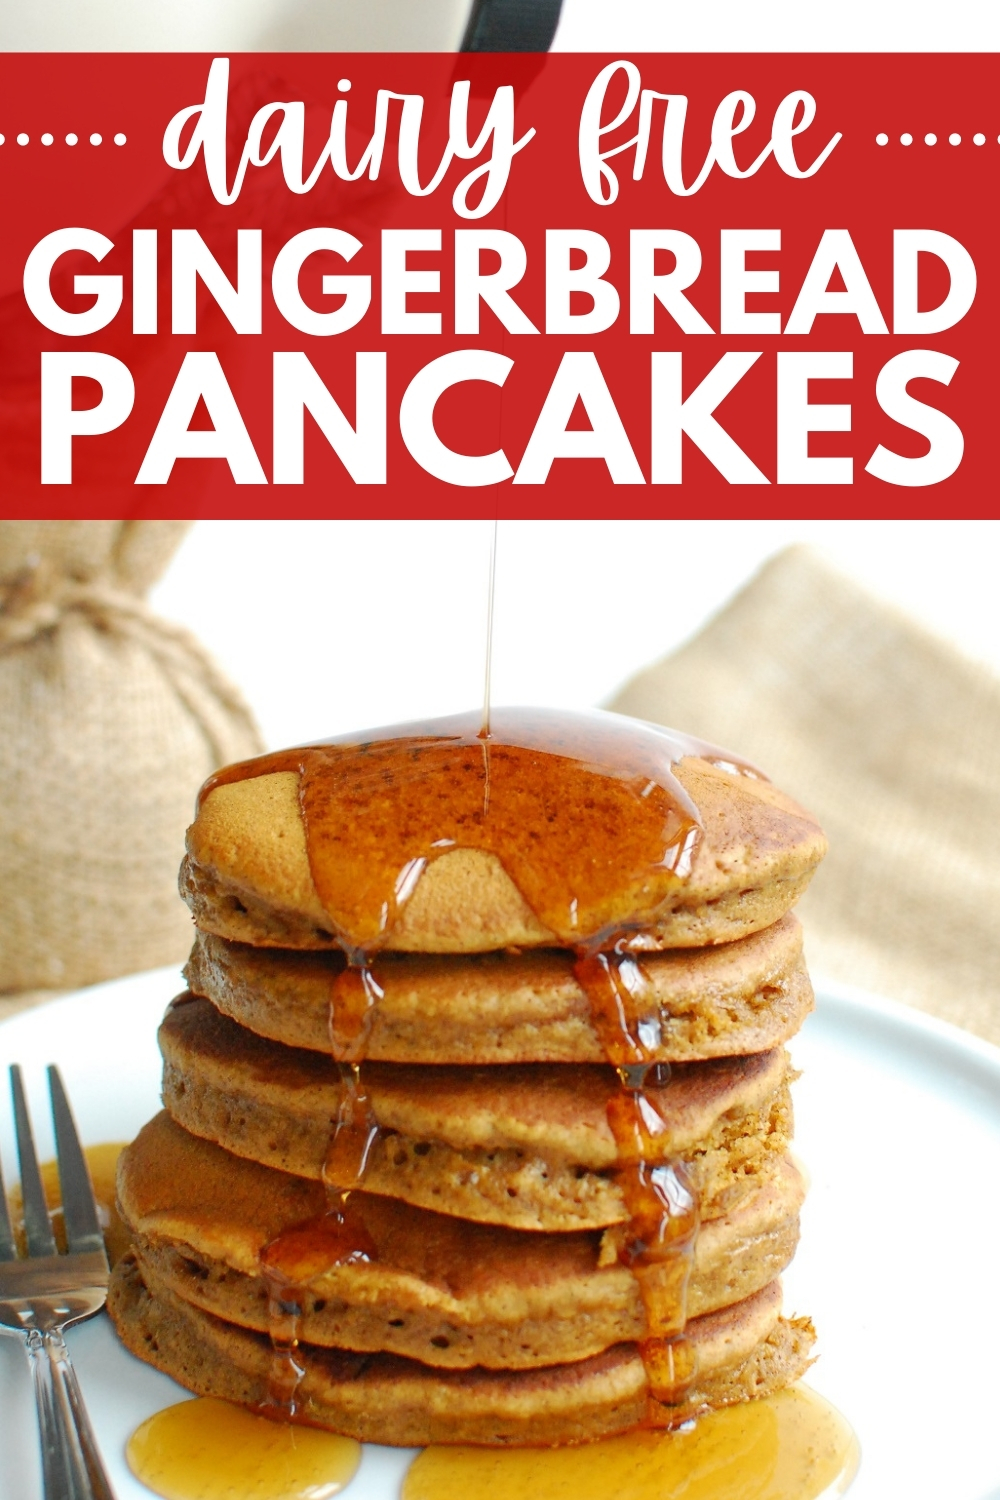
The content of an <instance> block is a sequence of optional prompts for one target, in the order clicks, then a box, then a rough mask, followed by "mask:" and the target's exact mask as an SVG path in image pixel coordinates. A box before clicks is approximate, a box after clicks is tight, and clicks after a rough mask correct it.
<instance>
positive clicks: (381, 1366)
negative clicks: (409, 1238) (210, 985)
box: [108, 1256, 813, 1447]
mask: <svg viewBox="0 0 1000 1500" xmlns="http://www.w3.org/2000/svg"><path fill="white" fill-rule="evenodd" d="M108 1311H109V1313H110V1314H111V1318H112V1320H113V1322H114V1324H115V1327H116V1329H117V1330H118V1334H119V1337H120V1338H121V1339H122V1342H123V1343H124V1344H125V1346H126V1348H128V1349H130V1350H131V1351H132V1352H133V1353H134V1354H136V1355H138V1356H139V1358H140V1359H144V1360H145V1361H146V1362H147V1363H149V1364H152V1365H155V1366H156V1368H157V1369H159V1370H162V1371H164V1373H165V1374H167V1375H170V1376H172V1377H173V1378H174V1379H175V1380H177V1381H179V1382H180V1383H181V1384H182V1385H185V1386H187V1388H188V1389H189V1390H192V1391H195V1392H197V1393H199V1394H201V1395H214V1396H220V1397H222V1398H224V1399H225V1400H229V1401H236V1402H241V1403H243V1404H246V1405H250V1406H253V1407H257V1408H262V1407H263V1408H266V1407H267V1405H268V1404H269V1402H270V1401H271V1400H273V1393H274V1370H275V1367H274V1360H275V1355H274V1351H273V1349H272V1347H271V1343H270V1340H269V1339H268V1338H267V1337H265V1336H264V1335H262V1334H259V1333H253V1332H250V1331H248V1330H246V1329H243V1328H239V1327H237V1326H235V1325H234V1324H231V1323H227V1322H224V1321H223V1320H222V1319H220V1318H217V1317H214V1316H212V1315H211V1314H210V1313H207V1312H204V1311H202V1310H201V1309H199V1308H196V1307H194V1306H193V1305H192V1304H191V1303H189V1302H186V1301H184V1299H183V1298H181V1297H178V1296H177V1295H176V1293H174V1292H173V1291H172V1290H171V1289H170V1288H169V1287H168V1286H167V1285H166V1284H165V1283H164V1282H163V1281H161V1280H159V1279H158V1277H157V1275H156V1272H155V1271H154V1270H153V1269H152V1268H151V1267H150V1266H148V1265H147V1266H145V1267H144V1268H143V1270H142V1271H140V1269H139V1265H138V1262H137V1261H136V1259H135V1258H134V1256H126V1257H125V1258H124V1259H123V1260H122V1261H120V1262H119V1263H118V1266H117V1267H116V1269H115V1271H114V1273H113V1276H112V1282H111V1288H110V1292H109V1296H108ZM687 1337H688V1339H689V1341H690V1344H691V1345H692V1346H693V1348H694V1350H695V1351H696V1355H697V1362H698V1374H697V1376H696V1378H695V1380H694V1382H693V1384H692V1386H691V1388H690V1389H689V1391H688V1393H687V1395H686V1397H685V1398H684V1399H683V1400H682V1401H681V1402H680V1403H679V1404H678V1405H676V1406H669V1407H668V1406H660V1405H659V1404H658V1403H653V1402H650V1401H649V1399H648V1388H647V1381H646V1372H645V1369H644V1368H643V1364H642V1360H641V1359H640V1358H639V1354H638V1351H637V1349H636V1346H635V1345H634V1344H630V1343H623V1344H616V1345H614V1346H613V1347H612V1348H610V1349H607V1350H605V1351H604V1352H603V1353H601V1354H597V1355H594V1356H592V1357H591V1358H590V1359H585V1360H578V1361H576V1362H574V1363H573V1364H564V1365H550V1366H546V1367H544V1368H541V1369H536V1370H504V1371H495V1370H484V1369H472V1370H439V1369H432V1368H430V1367H429V1366H427V1365H423V1364H419V1363H418V1362H416V1361H415V1360H409V1359H404V1358H402V1357H400V1356H399V1355H394V1354H354V1353H347V1352H345V1351H342V1350H335V1349H320V1348H317V1347H316V1346H314V1345H308V1344H300V1345H299V1347H298V1349H297V1350H296V1360H297V1363H298V1364H299V1365H300V1367H301V1369H302V1370H303V1374H302V1377H301V1379H300V1381H299V1382H298V1385H297V1388H296V1390H295V1402H296V1407H297V1410H298V1413H299V1416H300V1418H301V1419H302V1420H304V1421H307V1422H310V1423H311V1424H313V1425H315V1426H319V1427H325V1428H328V1429H330V1430H331V1431H334V1432H339V1433H343V1434H345V1435H347V1436H350V1437H355V1438H358V1439H359V1440H360V1441H362V1442H375V1443H392V1444H396V1445H398V1446H403V1447H409V1446H412V1445H417V1444H426V1443H483V1444H493V1445H507V1444H532V1443H539V1444H557V1443H578V1442H589V1441H592V1440H593V1439H595V1438H600V1437H607V1436H611V1435H612V1434H614V1433H618V1432H625V1431H628V1430H629V1429H630V1428H632V1427H635V1426H637V1425H638V1424H639V1423H640V1422H643V1421H646V1420H649V1419H650V1418H652V1420H653V1421H656V1422H659V1423H660V1424H662V1425H664V1426H669V1425H676V1424H678V1423H680V1422H682V1421H684V1420H686V1419H687V1418H688V1417H690V1416H691V1415H693V1414H694V1413H696V1412H697V1411H699V1410H704V1409H705V1408H706V1407H711V1406H724V1405H730V1404H732V1403H734V1402H738V1401H745V1400H747V1399H748V1398H750V1397H753V1396H763V1395H769V1394H771V1393H772V1392H773V1391H776V1390H780V1389H781V1388H782V1387H783V1386H785V1385H788V1384H790V1383H791V1382H792V1381H794V1380H797V1379H798V1378H799V1376H800V1375H802V1374H803V1373H804V1371H805V1370H806V1368H807V1367H808V1364H809V1361H810V1351H811V1347H812V1342H813V1332H812V1328H811V1325H810V1324H809V1323H808V1322H807V1321H806V1320H804V1319H785V1318H782V1316H781V1293H780V1288H779V1286H778V1284H777V1283H776V1282H772V1283H770V1284H769V1285H768V1286H767V1287H765V1288H764V1289H763V1290H762V1291H760V1292H758V1293H757V1294H756V1295H755V1296H753V1297H750V1298H748V1299H747V1300H746V1301H744V1302H741V1303H738V1304H736V1305H735V1306H733V1307H728V1308H725V1309H724V1310H722V1311H720V1312H716V1313H709V1314H707V1315H706V1316H705V1317H702V1318H696V1319H694V1320H693V1321H692V1322H691V1323H690V1324H689V1325H688V1329H687ZM650 1408H652V1410H650Z"/></svg>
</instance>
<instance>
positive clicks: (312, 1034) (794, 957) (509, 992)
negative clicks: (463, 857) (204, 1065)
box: [185, 913, 813, 1064]
mask: <svg viewBox="0 0 1000 1500" xmlns="http://www.w3.org/2000/svg"><path fill="white" fill-rule="evenodd" d="M636 963H637V966H638V968H639V971H640V973H641V976H642V979H643V981H644V983H643V986H642V988H641V989H640V991H639V994H638V997H637V999H636V1005H637V1008H640V1009H641V1010H642V1012H643V1016H644V1018H645V1017H646V1016H648V1017H649V1018H650V1019H651V1020H652V1021H653V1022H654V1023H655V1026H656V1027H657V1029H658V1033H659V1037H660V1041H659V1044H658V1045H654V1046H651V1048H650V1051H651V1055H652V1056H654V1057H655V1058H656V1059H657V1060H662V1061H666V1062H683V1061H686V1060H697V1059H701V1058H708V1057H723V1056H726V1057H732V1056H735V1055H737V1054H742V1053H750V1052H765V1051H770V1050H771V1049H772V1048H773V1047H777V1046H780V1045H781V1044H782V1043H783V1042H785V1041H787V1040H788V1038H789V1037H790V1036H792V1035H793V1034H794V1033H795V1032H796V1031H797V1030H798V1029H799V1027H800V1026H801V1024H802V1021H803V1020H804V1018H805V1016H806V1015H807V1014H808V1012H809V1010H810V1009H811V1007H812V1003H813V1001H812V987H811V985H810V983H809V979H808V975H807V974H806V971H805V965H804V963H803V960H802V933H801V928H800V926H799V923H798V921H797V920H796V918H795V917H794V916H792V915H791V914H790V913H789V914H788V915H787V916H785V917H783V918H781V919H780V920H779V921H778V922H776V923H775V924H774V925H773V926H771V927H768V928H766V929H765V930H763V931H761V932H757V933H754V934H752V935H751V936H749V937H746V938H743V939H740V940H738V941H737V942H734V943H727V944H724V945H721V946H718V947H714V948H709V949H705V950H703V951H698V950H691V949H680V950H674V951H672V952H665V953H648V954H643V955H642V956H641V957H640V958H638V959H637V960H636ZM343 964H344V961H343V958H342V957H341V955H340V954H339V953H336V954H335V953H307V952H289V951H285V952H282V951H279V950H275V949H271V948H254V947H251V946H249V945H248V944H245V943H232V942H229V941H228V940H227V939H225V938H220V937H216V936H214V935H212V934H209V933H204V932H199V933H198V934H197V936H196V939H195V945H194V948H193V950H192V953H191V957H190V958H189V960H188V964H187V968H186V969H185V977H186V978H187V981H188V985H189V987H190V989H192V990H193V991H194V993H195V994H198V995H203V996H205V997H207V998H208V999H209V1000H211V1001H212V1003H213V1005H215V1007H216V1008H217V1009H219V1010H222V1011H223V1012H224V1013H225V1014H226V1015H229V1016H231V1017H232V1019H233V1020H235V1021H238V1022H239V1023H240V1024H241V1025H243V1026H247V1027H249V1029H250V1030H251V1031H255V1032H257V1033H258V1034H259V1035H261V1036H266V1037H269V1038H271V1039H272V1040H274V1041H280V1042H284V1043H286V1044H288V1045H289V1046H294V1047H306V1048H310V1049H312V1050H314V1051H318V1052H329V1050H330V1005H331V995H332V987H333V982H334V979H335V977H336V976H337V975H338V974H339V973H340V972H341V971H342V969H343ZM373 973H374V976H375V979H376V981H377V983H378V985H379V988H380V990H381V997H380V999H379V1002H378V1004H377V1006H376V1007H375V1012H374V1020H373V1024H372V1029H371V1032H370V1034H369V1037H368V1043H367V1054H366V1055H367V1056H368V1057H369V1058H371V1059H373V1060H380V1061H385V1062H410V1063H454V1064H460V1063H517V1062H560V1063H562V1062H603V1061H604V1052H603V1050H602V1047H601V1043H600V1040H599V1038H598V1035H597V1032H596V1031H595V1029H594V1026H593V1023H592V1021H591V1016H590V1004H589V1001H588V999H587V996H586V994H585V993H584V991H583V989H582V987H581V986H580V984H579V982H578V980H577V979H576V978H575V977H574V974H573V962H572V958H571V956H570V955H569V954H568V953H566V952H564V951H560V950H556V949H545V948H536V949H531V950H527V951H524V952H519V953H489V954H482V955H475V956H460V957H453V956H452V957H448V956H439V955H433V956H432V955H422V954H405V955H404V954H384V955H380V956H379V958H378V959H377V960H376V961H375V964H374V966H373Z"/></svg>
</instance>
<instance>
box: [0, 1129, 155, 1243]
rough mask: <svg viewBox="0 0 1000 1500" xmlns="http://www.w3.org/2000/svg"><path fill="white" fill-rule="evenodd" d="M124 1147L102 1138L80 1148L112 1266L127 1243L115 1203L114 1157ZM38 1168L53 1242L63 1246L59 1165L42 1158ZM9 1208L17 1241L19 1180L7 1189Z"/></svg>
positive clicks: (21, 1225)
mask: <svg viewBox="0 0 1000 1500" xmlns="http://www.w3.org/2000/svg"><path fill="white" fill-rule="evenodd" d="M124 1150H125V1143H124V1142H123V1141H102V1142H101V1143H100V1144H99V1145H96V1146H86V1147H84V1152H83V1154H84V1156H85V1157H86V1159H87V1170H88V1171H89V1173H90V1182H91V1186H92V1187H93V1189H94V1198H95V1201H96V1203H97V1217H98V1221H99V1222H100V1225H101V1230H102V1231H103V1234H104V1243H105V1245H106V1247H107V1251H108V1259H109V1260H110V1262H111V1264H112V1265H114V1263H115V1261H116V1260H119V1259H120V1258H121V1256H122V1255H124V1253H125V1251H126V1250H127V1249H128V1244H129V1237H128V1230H127V1229H126V1228H125V1225H124V1224H123V1223H122V1221H121V1219H120V1218H119V1217H118V1209H117V1207H116V1206H115V1169H116V1167H117V1165H118V1158H119V1156H120V1155H121V1153H122V1152H123V1151H124ZM40 1171H41V1177H42V1190H43V1192H44V1193H45V1202H46V1206H47V1207H48V1210H49V1214H50V1217H51V1219H52V1230H53V1233H54V1234H55V1237H56V1243H57V1244H58V1245H59V1247H60V1249H65V1247H66V1242H65V1236H64V1234H63V1227H62V1195H61V1193H60V1189H59V1168H58V1166H57V1165H56V1163H55V1162H54V1161H46V1162H43V1163H42V1165H41V1168H40ZM10 1208H11V1221H12V1223H13V1226H14V1236H15V1239H17V1240H20V1239H21V1238H22V1236H23V1233H24V1208H23V1204H22V1201H21V1185H20V1183H17V1184H15V1186H14V1187H13V1188H12V1189H11V1192H10Z"/></svg>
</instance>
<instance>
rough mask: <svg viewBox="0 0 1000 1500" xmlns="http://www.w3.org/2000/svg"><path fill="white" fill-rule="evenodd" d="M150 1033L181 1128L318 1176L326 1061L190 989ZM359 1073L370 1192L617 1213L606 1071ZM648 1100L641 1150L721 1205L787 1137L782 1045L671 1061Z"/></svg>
mask: <svg viewBox="0 0 1000 1500" xmlns="http://www.w3.org/2000/svg"><path fill="white" fill-rule="evenodd" d="M159 1041H160V1050H161V1052H162V1054H163V1060H164V1071H163V1102H164V1105H165V1106H166V1108H167V1110H168V1111H169V1112H170V1114H171V1115H172V1116H173V1118H174V1119H175V1120H176V1121H177V1123H178V1124H179V1125H182V1126H183V1127H184V1128H185V1129H186V1130H188V1131H190V1132H191V1133H192V1134H194V1135H199V1136H202V1137H204V1138H205V1139H207V1140H212V1141H215V1142H217V1144H219V1145H221V1146H224V1147H226V1149H227V1150H229V1151H232V1152H233V1153H234V1154H235V1155H237V1156H244V1157H248V1158H249V1159H250V1160H253V1161H259V1162H262V1163H264V1164H265V1165H266V1166H273V1167H278V1168H280V1169H281V1170H282V1171H286V1172H291V1173H293V1174H294V1175H296V1176H301V1177H310V1178H315V1179H319V1178H320V1177H321V1176H322V1173H323V1166H324V1162H325V1159H326V1154H327V1150H328V1148H329V1143H330V1136H331V1130H332V1122H333V1121H334V1120H335V1119H336V1118H337V1112H338V1109H339V1106H340V1102H341V1098H342V1087H343V1085H342V1082H341V1075H340V1072H339V1070H338V1068H337V1066H336V1064H334V1063H333V1062H332V1061H331V1060H330V1059H329V1058H326V1057H323V1056H322V1055H321V1054H320V1053H318V1052H306V1051H302V1050H300V1049H295V1048H291V1047H281V1046H278V1045H276V1044H275V1043H273V1042H268V1041H265V1040H263V1039H262V1038H261V1037H258V1036H256V1035H254V1033H253V1032H250V1031H247V1030H245V1029H244V1028H243V1027H241V1026H237V1025H236V1024H235V1022H233V1021H230V1020H229V1019H228V1018H226V1017H225V1016H222V1015H220V1014H219V1013H218V1012H217V1011H216V1010H215V1009H214V1007H213V1006H212V1005H211V1004H210V1003H209V1002H208V1001H207V1000H203V999H197V998H195V997H193V996H190V997H185V998H184V999H183V1001H182V1003H178V1004H175V1005H173V1006H172V1007H171V1008H170V1009H169V1010H168V1012H167V1014H166V1016H165V1018H164V1021H163V1024H162V1025H161V1027H160V1033H159ZM364 1077H365V1088H366V1090H367V1092H368V1095H369V1097H370V1100H371V1105H372V1109H373V1111H374V1115H375V1119H376V1121H377V1122H378V1124H379V1126H380V1133H379V1137H378V1139H377V1141H376V1143H375V1145H374V1147H373V1148H372V1150H371V1153H370V1155H369V1158H368V1166H367V1170H366V1172H365V1178H364V1186H365V1188H366V1189H367V1190H368V1191H369V1192H372V1193H378V1194H384V1195H386V1196H388V1197H393V1198H401V1199H403V1200H404V1201H405V1202H408V1203H414V1204H417V1205H419V1206H421V1207H424V1208H431V1209H434V1210H436V1211H437V1212H440V1213H446V1214H454V1215H457V1216H458V1217H460V1218H466V1219H472V1220H476V1221H478V1222H485V1223H496V1224H506V1225H509V1226H510V1227H512V1228H518V1229H538V1230H553V1231H565V1230H573V1229H583V1228H605V1227H606V1226H608V1225H611V1224H618V1223H621V1222H623V1221H624V1220H625V1219H626V1217H627V1214H626V1209H625V1204H624V1199H623V1197H622V1192H621V1188H620V1187H619V1185H618V1183H617V1181H616V1180H615V1176H614V1169H615V1167H616V1165H617V1164H618V1154H617V1148H616V1146H615V1140H614V1136H613V1135H612V1133H611V1128H610V1126H609V1124H608V1117H607V1103H608V1099H609V1098H610V1097H611V1096H612V1095H613V1094H614V1093H615V1092H616V1090H617V1089H618V1087H619V1084H618V1079H617V1075H616V1074H615V1072H614V1070H613V1069H611V1068H608V1067H603V1068H602V1067H598V1066H595V1065H588V1064H562V1065H553V1066H551V1067H546V1066H544V1065H540V1064H535V1065H532V1064H523V1065H521V1066H518V1067H504V1068H499V1067H492V1068H488V1067H484V1068H448V1067H438V1066H435V1067H411V1066H408V1065H406V1064H391V1063H371V1064H366V1066H365V1072H364ZM647 1097H648V1098H649V1100H650V1101H651V1107H652V1108H653V1109H654V1110H655V1116H654V1129H655V1136H654V1138H653V1140H652V1142H651V1148H650V1149H651V1154H650V1157H649V1160H650V1162H651V1164H653V1163H655V1162H660V1163H664V1164H666V1163H669V1162H670V1161H671V1160H673V1159H679V1160H681V1161H683V1162H684V1164H685V1167H686V1169H687V1172H688V1175H689V1177H690V1180H691V1183H692V1186H693V1187H694V1189H695V1191H696V1192H697V1193H698V1194H699V1195H700V1198H701V1205H702V1217H703V1218H706V1219H708V1218H718V1217H721V1216H722V1215H723V1214H726V1213H728V1212H729V1211H730V1210H731V1209H732V1208H734V1207H735V1206H736V1204H737V1203H738V1202H739V1201H740V1199H741V1198H743V1197H745V1196H747V1195H748V1194H749V1193H751V1192H752V1191H754V1189H755V1188H757V1187H758V1186H759V1185H760V1183H761V1181H762V1180H763V1179H764V1178H766V1177H767V1176H768V1175H769V1173H771V1172H772V1171H773V1170H774V1169H775V1168H776V1165H777V1163H778V1162H779V1161H780V1159H781V1158H782V1157H783V1156H784V1153H785V1152H786V1150H787V1148H788V1144H789V1140H790V1138H791V1132H792V1119H791V1103H790V1099H789V1093H788V1060H787V1057H786V1055H785V1054H784V1052H783V1051H782V1050H781V1049H777V1050H775V1051H773V1052H762V1053H757V1054H754V1055H752V1056H748V1057H735V1058H716V1059H714V1060H711V1061H709V1062H702V1063H683V1064H677V1065H676V1066H675V1067H674V1068H673V1069H672V1071H671V1077H670V1081H669V1083H668V1084H666V1085H665V1086H664V1087H662V1088H657V1089H655V1090H653V1089H651V1090H647ZM653 1153H655V1154H653Z"/></svg>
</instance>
